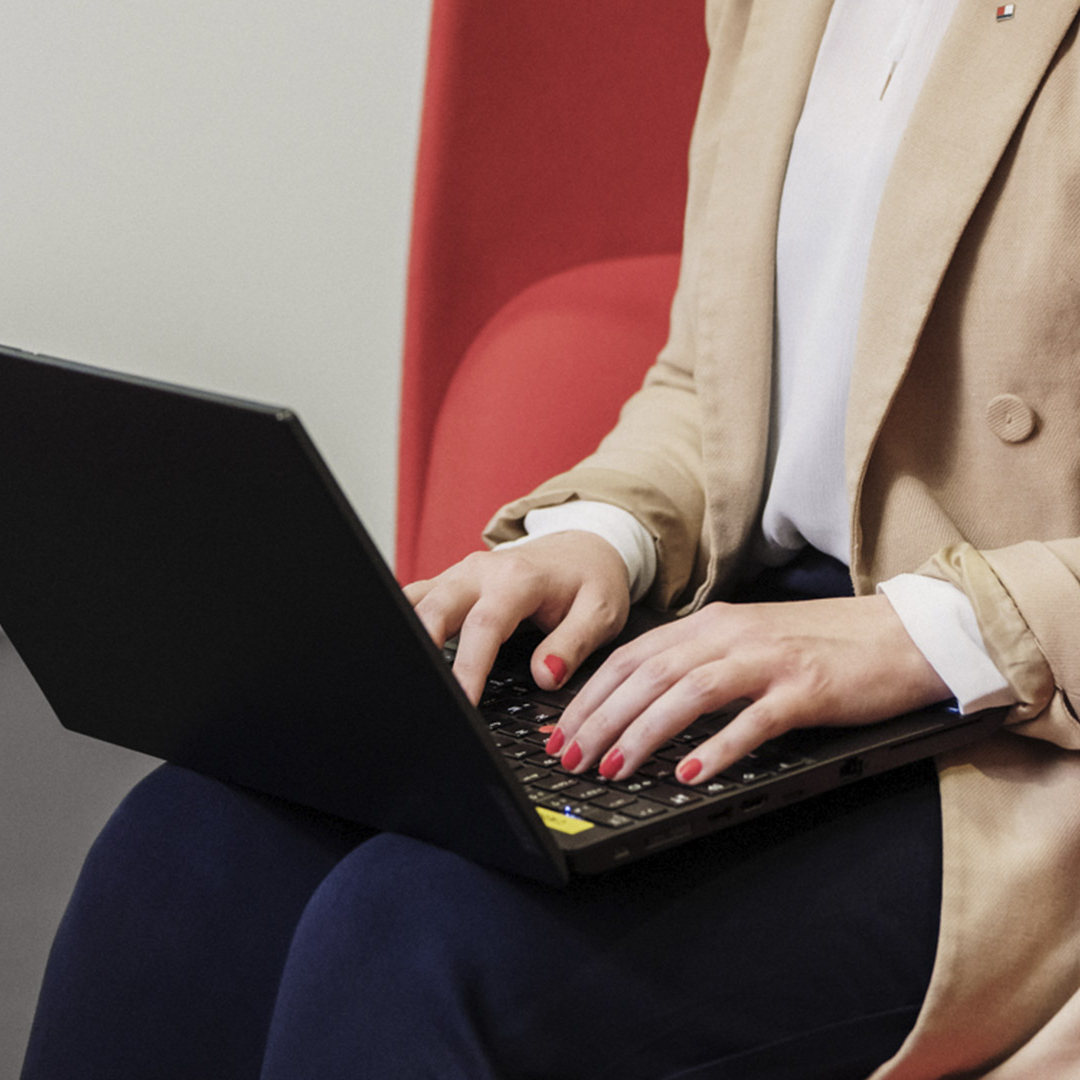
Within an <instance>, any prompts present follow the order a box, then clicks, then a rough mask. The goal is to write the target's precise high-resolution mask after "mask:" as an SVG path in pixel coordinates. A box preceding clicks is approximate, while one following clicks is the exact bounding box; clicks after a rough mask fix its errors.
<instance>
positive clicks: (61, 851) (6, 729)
mask: <svg viewBox="0 0 1080 1080" xmlns="http://www.w3.org/2000/svg"><path fill="white" fill-rule="evenodd" d="M153 765H154V761H153V760H152V759H150V758H147V757H144V756H142V755H140V754H134V753H130V752H128V751H126V750H120V749H118V748H116V747H112V746H106V745H105V744H104V743H98V742H95V741H94V740H92V739H87V738H84V737H82V736H80V735H73V734H71V733H70V732H68V731H65V730H64V729H63V728H62V727H60V725H59V723H58V722H57V720H56V719H55V717H54V716H53V713H52V710H51V709H50V708H49V706H48V704H47V702H46V701H45V700H44V698H43V697H42V696H41V693H40V691H39V690H38V688H37V686H36V684H35V683H34V681H33V679H32V678H31V677H30V674H29V672H27V670H26V668H25V667H24V666H23V664H22V662H21V661H20V660H19V657H18V655H17V654H16V653H15V650H14V649H13V648H12V646H11V644H10V642H9V641H8V639H7V638H6V637H4V636H3V634H2V633H0V807H2V813H0V1077H16V1076H18V1074H19V1067H20V1065H21V1063H22V1057H23V1053H24V1052H25V1048H26V1037H27V1033H28V1031H29V1028H30V1020H31V1017H32V1016H33V1010H34V1001H35V999H36V997H37V991H38V987H39V985H40V983H41V974H42V971H43V970H44V967H45V959H46V956H47V955H48V949H49V942H50V941H51V939H52V935H53V932H54V931H55V929H56V924H57V923H58V922H59V920H60V916H61V914H62V913H63V910H64V905H65V903H66V902H67V897H68V894H69V893H70V892H71V887H72V885H73V884H74V881H75V877H76V875H77V874H78V870H79V865H80V863H81V862H82V858H83V855H84V854H85V853H86V850H87V848H88V847H89V846H90V843H91V842H92V840H93V838H94V836H95V835H96V834H97V832H98V830H99V829H100V828H101V825H102V824H103V823H104V821H105V820H106V818H107V817H108V816H109V813H110V812H111V811H112V809H113V807H114V806H115V805H116V803H117V802H118V801H119V800H120V799H121V798H122V797H123V795H124V793H125V792H126V791H127V790H128V789H129V788H130V787H131V786H132V784H134V783H135V781H136V780H138V779H139V778H140V777H141V776H143V775H144V774H145V773H146V772H147V771H148V770H149V769H150V768H151V767H152V766H153Z"/></svg>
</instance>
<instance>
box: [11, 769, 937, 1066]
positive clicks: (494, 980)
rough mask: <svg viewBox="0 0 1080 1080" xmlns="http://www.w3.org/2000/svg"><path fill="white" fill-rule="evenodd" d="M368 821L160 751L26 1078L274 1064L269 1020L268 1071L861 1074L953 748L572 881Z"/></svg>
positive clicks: (911, 987)
mask: <svg viewBox="0 0 1080 1080" xmlns="http://www.w3.org/2000/svg"><path fill="white" fill-rule="evenodd" d="M362 840H364V834H363V833H362V832H360V831H354V830H349V829H347V828H344V827H342V826H341V825H340V824H339V823H335V822H332V821H330V820H329V819H325V818H320V817H318V816H317V815H313V814H309V813H307V812H304V811H301V810H299V809H297V808H293V807H288V806H285V805H284V804H281V803H277V802H275V801H273V800H269V799H265V798H263V797H260V796H256V795H252V794H250V793H247V792H240V791H235V790H233V789H230V788H228V787H225V786H223V785H220V784H216V783H215V782H213V781H209V780H206V779H204V778H201V777H197V776H194V775H193V774H190V773H186V772H184V771H183V770H179V769H175V768H171V767H165V768H163V769H161V770H159V771H158V772H157V773H155V774H154V775H153V776H152V777H151V778H149V779H148V780H147V781H144V783H143V784H142V785H140V787H139V788H137V789H136V791H135V792H134V793H133V794H132V796H130V797H129V799H128V801H127V802H126V803H125V804H124V806H123V807H122V808H121V809H120V810H119V811H118V813H117V815H116V816H115V817H114V819H113V821H112V822H111V823H110V825H109V826H108V828H107V829H106V831H105V833H104V834H103V835H102V837H101V839H100V840H99V842H98V844H97V845H96V846H95V850H94V851H93V852H92V853H91V856H90V858H89V859H88V862H87V867H86V869H85V870H84V874H83V877H82V879H81V880H80V884H79V887H78V889H77V890H76V894H75V896H74V897H73V900H72V904H71V907H70V909H69V912H68V914H67V915H66V916H65V920H64V923H63V925H62V927H61V930H60V932H59V934H58V938H57V944H56V946H55V948H54V953H53V956H52V958H51V960H50V966H49V970H48V972H47V975H46V981H45V986H44V989H43V993H42V1000H41V1003H40V1005H39V1013H38V1018H37V1020H36V1022H35V1031H34V1035H33V1037H32V1042H31V1049H30V1052H29V1054H28V1057H27V1067H26V1073H25V1078H26V1080H42V1078H51V1077H60V1076H67V1075H79V1076H84V1077H87V1078H93V1077H98V1076H101V1077H104V1076H109V1077H113V1078H117V1080H123V1078H125V1077H129V1076H130V1077H136V1076H138V1077H140V1078H157V1077H162V1078H164V1077H173V1076H175V1077H190V1076H194V1075H228V1076H230V1077H236V1078H242V1077H245V1076H252V1077H255V1076H259V1075H260V1065H261V1062H262V1047H263V1045H264V1043H265V1042H266V1040H267V1038H268V1037H269V1044H268V1045H269V1048H268V1050H267V1053H266V1061H265V1069H264V1072H263V1073H262V1075H263V1076H264V1077H265V1080H285V1078H289V1080H293V1078H295V1077H301V1076H318V1077H320V1078H322V1080H336V1078H344V1077H359V1076H373V1077H379V1078H383V1077H394V1076H402V1077H409V1078H410V1080H412V1078H414V1077H415V1078H420V1077H426V1076H431V1077H438V1078H439V1080H452V1078H456V1077H462V1078H466V1077H467V1078H468V1080H484V1078H486V1077H500V1078H508V1077H514V1078H519V1077H520V1078H526V1077H530V1078H531V1077H551V1078H558V1080H573V1078H574V1077H576V1076H582V1077H589V1078H590V1080H600V1078H603V1077H612V1078H614V1077H619V1078H626V1080H632V1078H634V1077H642V1078H646V1077H648V1078H651V1080H660V1078H662V1077H663V1078H671V1080H674V1078H675V1077H685V1078H686V1080H725V1078H727V1077H734V1076H739V1077H748V1076H752V1077H758V1076H762V1077H766V1076H767V1077H777V1078H779V1077H788V1076H792V1077H793V1076H798V1077H799V1078H800V1080H809V1078H810V1077H813V1076H815V1075H820V1076H822V1077H829V1078H830V1080H841V1078H842V1077H845V1076H853V1077H856V1076H860V1075H865V1073H867V1072H869V1071H870V1068H872V1067H873V1065H874V1064H875V1063H876V1062H877V1061H879V1060H881V1059H882V1058H884V1057H885V1056H887V1055H888V1054H889V1053H890V1052H891V1050H892V1049H893V1048H894V1047H895V1046H896V1045H897V1044H898V1043H899V1041H900V1039H901V1038H902V1037H903V1034H904V1033H905V1032H906V1030H908V1029H909V1028H910V1027H911V1025H912V1024H913V1023H914V1019H915V1013H916V1011H917V1009H918V1005H919V1003H920V1002H921V999H922V995H923V993H924V991H925V987H926V985H927V983H928V981H929V975H930V968H931V965H932V962H933V955H934V949H935V945H936V937H937V918H938V911H939V906H940V878H941V874H940V857H941V856H940V816H939V807H938V799H937V788H936V781H935V779H934V776H933V770H932V767H930V766H929V765H924V766H921V767H919V768H917V769H913V770H906V771H905V772H904V773H903V774H901V775H900V776H898V777H894V778H892V779H888V780H878V781H868V782H864V783H863V784H860V785H857V786H856V787H853V788H848V789H845V790H844V791H842V792H839V793H836V794H835V795H833V796H829V797H826V798H825V799H824V800H818V801H816V802H814V803H811V804H803V806H801V807H798V808H792V809H791V810H790V811H787V812H785V813H784V814H782V815H774V817H773V818H772V819H762V820H760V821H758V822H754V823H751V824H749V825H745V826H742V827H740V828H739V829H737V830H731V831H729V832H727V833H726V834H720V835H718V836H717V837H715V838H712V839H710V840H707V841H704V842H700V843H698V844H695V845H693V846H691V847H687V848H684V849H682V850H679V851H675V852H669V853H667V854H665V855H662V856H659V857H657V858H655V859H652V860H650V861H647V862H646V863H643V864H639V865H638V866H634V867H627V868H626V869H624V870H622V871H620V872H618V873H617V874H614V875H610V876H606V877H603V878H600V879H597V880H593V881H583V882H580V883H577V884H575V885H573V886H572V887H571V888H570V889H568V890H566V891H564V892H557V891H554V890H551V889H548V888H546V887H544V886H539V885H535V884H532V883H529V882H525V881H521V880H518V879H514V878H510V877H507V876H505V875H502V874H499V873H496V872H494V871H489V870H487V869H484V868H482V867H479V866H476V865H474V864H472V863H470V862H468V861H466V860H464V859H462V858H459V857H458V856H456V855H453V854H450V853H447V852H443V851H440V850H438V849H436V848H432V847H430V846H428V845H426V844H423V843H421V842H419V841H414V840H410V839H407V838H403V837H398V836H391V835H383V836H378V837H375V838H373V839H370V840H367V841H366V842H363V843H361V841H362ZM275 1001H276V1007H275ZM271 1014H272V1016H271ZM268 1033H269V1035H268ZM792 1063H794V1067H795V1070H796V1071H794V1072H792V1071H791V1068H792ZM785 1069H786V1070H788V1071H785ZM814 1069H818V1070H819V1071H818V1072H817V1073H815V1072H814Z"/></svg>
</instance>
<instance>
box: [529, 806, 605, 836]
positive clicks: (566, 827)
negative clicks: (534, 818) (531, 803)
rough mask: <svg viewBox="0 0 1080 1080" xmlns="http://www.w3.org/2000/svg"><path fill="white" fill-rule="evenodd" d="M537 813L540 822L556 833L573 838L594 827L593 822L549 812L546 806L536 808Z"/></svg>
mask: <svg viewBox="0 0 1080 1080" xmlns="http://www.w3.org/2000/svg"><path fill="white" fill-rule="evenodd" d="M536 812H537V813H538V814H539V815H540V820H541V821H542V822H543V823H544V824H545V825H546V826H547V827H548V828H549V829H554V830H555V831H556V832H561V833H568V834H569V835H570V836H573V835H574V834H575V833H579V832H584V831H585V830H586V829H591V828H592V827H593V825H592V822H591V821H582V820H581V818H579V817H571V816H570V815H569V814H560V813H559V812H558V811H557V810H549V809H548V808H547V807H546V806H538V807H536Z"/></svg>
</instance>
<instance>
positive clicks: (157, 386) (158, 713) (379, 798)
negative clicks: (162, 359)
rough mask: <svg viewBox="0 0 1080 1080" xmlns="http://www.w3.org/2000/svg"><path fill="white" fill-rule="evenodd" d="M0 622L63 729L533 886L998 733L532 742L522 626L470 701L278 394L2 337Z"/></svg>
mask: <svg viewBox="0 0 1080 1080" xmlns="http://www.w3.org/2000/svg"><path fill="white" fill-rule="evenodd" d="M0 626H2V627H3V628H4V630H5V631H6V632H7V633H8V635H9V636H10V638H11V640H12V642H13V643H14V645H15V647H16V649H17V650H18V651H19V653H20V654H21V656H22V658H23V660H24V662H25V663H26V665H27V667H28V668H29V669H30V671H31V673H32V674H33V676H34V677H35V679H36V680H37V682H38V684H39V685H40V687H41V689H42V691H43V692H44V694H45V696H46V698H47V699H48V700H49V703H50V704H51V705H52V707H53V709H54V711H55V712H56V715H57V716H58V717H59V718H60V721H61V722H62V723H63V724H64V725H65V726H66V727H69V728H71V729H72V730H74V731H79V732H82V733H84V734H87V735H91V736H94V737H95V738H99V739H105V740H107V741H109V742H113V743H118V744H120V745H121V746H126V747H129V748H131V749H135V750H141V751H144V752H146V753H148V754H152V755H155V756H157V757H160V758H164V759H166V760H168V761H171V762H175V763H177V764H179V765H183V766H187V767H189V768H192V769H196V770H198V771H200V772H204V773H207V774H210V775H212V776H215V777H219V778H220V779H222V780H226V781H229V782H232V783H237V784H242V785H246V786H248V787H251V788H254V789H256V790H259V791H264V792H268V793H270V794H273V795H276V796H279V797H282V798H286V799H289V800H292V801H295V802H298V803H302V804H306V805H308V806H311V807H314V808H316V809H318V810H321V811H325V812H327V813H330V814H334V815H338V816H340V817H343V818H347V819H350V820H353V821H357V822H361V823H363V824H366V825H370V826H373V827H376V828H379V829H389V830H395V831H398V832H403V833H408V834H410V835H413V836H417V837H420V838H422V839H425V840H429V841H432V842H433V843H436V844H439V845H442V846H444V847H446V848H449V849H452V850H454V851H457V852H460V853H461V854H463V855H466V856H468V857H470V858H473V859H475V860H477V861H479V862H483V863H486V864H488V865H491V866H495V867H498V868H501V869H504V870H509V871H512V872H514V873H519V874H524V875H527V876H530V877H533V878H537V879H539V880H542V881H547V882H551V883H562V882H565V881H566V880H567V879H568V878H569V877H570V876H571V875H574V874H591V873H598V872H601V871H605V870H608V869H611V868H613V867H617V866H620V865H623V864H626V863H629V862H632V861H634V860H636V859H638V858H640V857H642V856H646V855H648V854H650V853H652V852H656V851H661V850H664V849H666V848H669V847H671V846H672V845H674V844H677V843H681V842H685V841H687V840H690V839H692V838H694V837H697V836H701V835H704V834H706V833H710V832H713V831H715V830H717V829H720V828H723V827H726V826H729V825H734V824H737V823H738V822H740V821H743V820H746V819H747V818H749V817H752V816H757V815H760V814H763V813H767V812H769V811H770V810H771V809H773V808H776V807H782V806H786V805H789V804H791V803H793V802H795V801H798V800H800V799H805V798H808V797H810V796H813V795H815V794H818V793H820V792H823V791H826V790H830V789H832V788H835V787H837V786H838V785H841V784H846V783H850V782H854V781H856V780H858V778H860V777H862V776H868V775H871V774H874V773H879V772H882V771H885V770H887V769H890V768H894V767H896V766H899V765H903V764H906V763H908V762H910V761H913V760H916V759H918V758H922V757H926V756H928V755H931V754H936V753H939V752H941V751H943V750H946V749H949V748H951V747H954V746H957V745H959V744H962V743H964V742H966V741H968V740H971V739H974V738H977V737H979V736H981V735H983V734H984V733H986V732H988V731H991V730H994V729H996V728H997V727H998V726H999V725H1000V724H1001V722H1002V718H1003V714H1004V710H1000V709H998V710H990V711H987V712H984V713H979V714H976V715H973V716H965V717H961V716H959V715H958V714H957V712H956V710H955V709H953V708H949V707H948V706H944V705H943V706H940V707H935V708H931V709H927V710H923V711H920V712H918V713H913V714H910V715H906V716H903V717H899V718H897V719H895V720H892V721H889V722H887V723H884V724H876V725H872V726H868V727H865V728H837V729H818V730H815V731H804V732H794V733H791V734H790V735H788V736H785V737H784V738H783V739H781V740H779V741H778V742H777V743H776V744H769V745H768V746H766V747H764V748H762V749H761V750H760V751H758V752H757V753H756V754H754V755H752V756H751V757H750V758H747V759H744V760H743V761H741V762H739V763H738V764H737V765H736V766H735V767H733V768H732V769H729V770H726V771H725V773H724V774H723V775H721V776H719V777H717V778H716V780H715V781H713V782H712V783H711V784H708V785H703V786H698V787H695V788H689V787H685V786H683V785H681V784H679V783H678V782H677V781H675V779H674V775H673V774H674V767H675V763H676V762H677V761H678V760H679V759H680V758H681V757H682V756H683V755H684V754H685V753H686V752H687V751H688V750H689V749H690V748H691V747H692V746H693V745H694V744H695V742H697V741H700V740H701V739H703V738H705V737H707V736H708V734H710V733H711V732H712V731H714V730H716V727H717V725H719V724H722V723H724V722H725V720H726V719H727V717H725V716H724V715H723V714H716V715H714V716H710V717H704V718H702V719H700V720H698V721H696V722H695V724H694V725H692V726H691V728H690V729H688V730H687V731H686V732H684V733H683V734H682V735H681V736H680V738H679V739H678V740H674V741H673V742H672V743H670V744H669V745H667V746H665V747H662V748H661V749H660V750H659V751H658V753H657V754H656V756H655V757H654V758H653V759H651V760H650V761H649V763H648V764H646V765H645V766H644V767H643V768H642V769H641V770H639V772H638V773H637V774H636V775H635V776H633V777H631V778H630V779H629V780H626V781H623V782H618V783H608V782H606V781H604V780H603V779H601V778H600V777H599V776H598V775H597V774H596V773H595V772H592V773H589V774H586V775H585V776H582V777H578V776H574V777H571V776H569V775H567V774H566V773H565V772H563V771H562V770H561V768H560V766H559V763H558V762H557V761H556V760H555V759H553V758H550V757H549V756H548V755H547V754H545V753H544V743H545V741H546V732H547V730H549V729H550V726H551V724H552V723H554V722H555V721H556V720H557V718H558V714H559V711H560V709H561V708H562V707H563V706H564V705H565V704H566V702H567V700H569V697H568V695H569V694H570V693H571V692H572V689H573V688H572V687H571V688H570V690H566V691H560V692H558V693H547V694H545V693H542V692H540V691H539V690H537V688H536V687H535V685H534V684H533V683H532V681H531V679H529V677H528V674H527V656H528V643H527V642H526V643H525V644H524V645H522V644H520V643H512V644H511V646H510V647H509V648H508V649H507V650H505V655H504V657H503V658H502V660H501V661H500V667H499V669H498V670H497V671H496V672H495V674H494V675H493V678H492V680H491V682H490V684H489V686H488V689H487V693H486V696H485V698H484V700H483V701H482V702H481V706H480V707H479V708H474V707H473V706H472V705H470V704H469V702H468V700H467V699H466V698H465V696H464V694H463V693H462V691H461V689H460V688H459V686H458V685H457V683H456V681H455V680H454V678H453V676H452V674H451V671H450V665H449V663H448V661H447V656H446V655H445V654H444V651H443V650H440V649H438V648H437V647H436V646H435V645H434V644H433V642H432V641H431V640H430V638H428V636H427V635H426V634H425V632H424V631H423V628H422V627H421V625H420V623H419V621H418V620H417V619H416V618H415V616H414V615H413V612H412V609H411V608H410V606H409V604H408V603H407V602H406V600H405V598H404V596H403V595H402V593H401V590H400V589H399V587H398V585H397V583H396V581H395V580H394V577H393V575H392V574H391V572H390V570H389V569H388V568H387V566H386V565H385V563H384V562H383V560H382V559H381V558H380V556H379V554H378V552H377V550H376V549H375V546H374V545H373V543H372V542H371V540H370V539H369V537H368V535H367V533H366V532H365V531H364V528H363V526H362V525H361V523H360V521H359V519H358V518H357V516H356V514H355V513H354V512H353V511H352V509H351V508H350V506H349V503H348V502H347V500H346V498H345V496H344V495H343V494H342V492H341V490H340V488H339V487H338V485H337V484H336V483H335V481H334V478H333V476H332V475H331V474H330V471H329V469H328V468H327V466H326V464H325V463H324V462H323V460H322V458H321V457H320V456H319V453H318V451H317V450H316V449H315V446H314V445H313V444H312V442H311V440H310V439H309V438H308V436H307V434H306V433H305V431H304V428H303V427H302V425H301V424H300V421H299V420H298V419H297V417H296V416H295V415H294V414H293V413H292V412H291V411H289V410H288V409H284V408H277V407H273V406H267V405H261V404H256V403H252V402H248V401H242V400H237V399H233V398H227V397H223V396H219V395H216V394H209V393H202V392H199V391H196V390H191V389H186V388H183V387H178V386H173V385H168V384H164V383H161V382H155V381H152V380H149V379H142V378H135V377H132V376H129V375H121V374H116V373H113V372H109V371H103V370H100V369H97V368H90V367H85V366H81V365H77V364H72V363H68V362H65V361H60V360H53V359H49V358H45V357H40V356H33V355H30V354H27V353H23V352H20V351H17V350H13V349H5V348H0Z"/></svg>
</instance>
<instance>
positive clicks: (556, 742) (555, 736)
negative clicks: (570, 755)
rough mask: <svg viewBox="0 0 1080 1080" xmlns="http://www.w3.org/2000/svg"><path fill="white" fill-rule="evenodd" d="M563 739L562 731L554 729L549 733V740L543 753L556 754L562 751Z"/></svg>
mask: <svg viewBox="0 0 1080 1080" xmlns="http://www.w3.org/2000/svg"><path fill="white" fill-rule="evenodd" d="M563 737H564V736H563V733H562V731H561V730H560V729H559V728H556V729H555V730H554V731H553V732H552V733H551V738H550V739H548V741H547V743H546V744H545V745H544V753H545V754H557V753H558V752H559V751H560V750H561V749H562V744H563Z"/></svg>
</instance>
